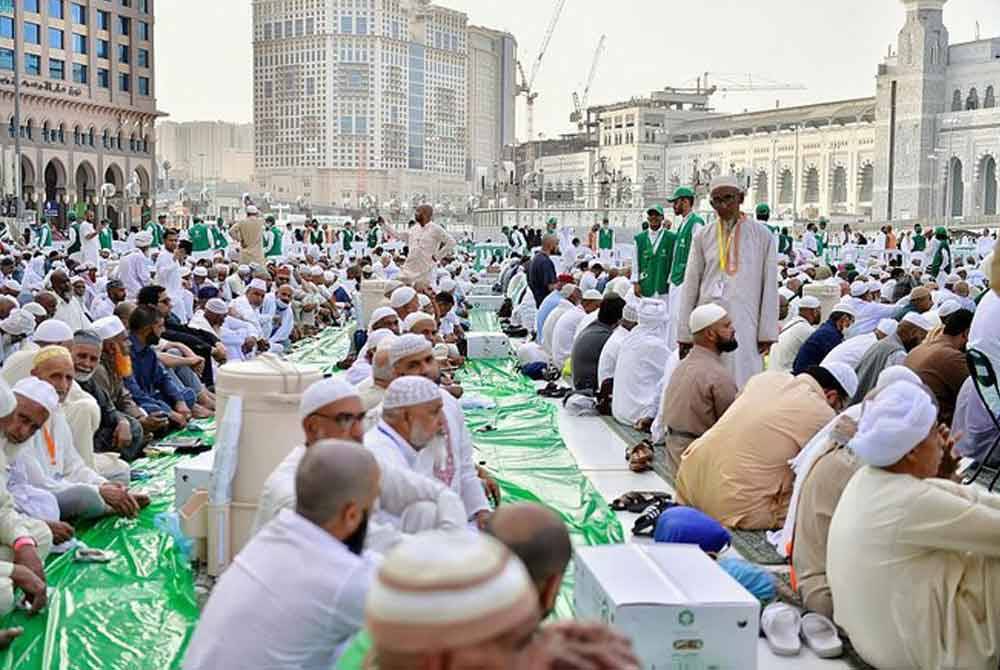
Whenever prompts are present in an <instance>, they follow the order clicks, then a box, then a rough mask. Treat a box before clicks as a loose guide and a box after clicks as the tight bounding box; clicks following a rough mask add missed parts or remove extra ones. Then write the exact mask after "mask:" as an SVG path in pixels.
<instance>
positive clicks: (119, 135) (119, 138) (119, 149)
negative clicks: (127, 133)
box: [116, 130, 122, 151]
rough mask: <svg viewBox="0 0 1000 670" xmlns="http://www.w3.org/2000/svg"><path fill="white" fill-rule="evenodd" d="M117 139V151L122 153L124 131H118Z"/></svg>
mask: <svg viewBox="0 0 1000 670" xmlns="http://www.w3.org/2000/svg"><path fill="white" fill-rule="evenodd" d="M116 137H117V140H116V144H117V149H118V151H121V150H122V131H120V130H119V131H118V135H117V136H116Z"/></svg>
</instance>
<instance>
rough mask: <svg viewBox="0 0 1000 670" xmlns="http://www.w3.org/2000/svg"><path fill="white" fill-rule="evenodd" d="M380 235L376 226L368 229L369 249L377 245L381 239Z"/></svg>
mask: <svg viewBox="0 0 1000 670" xmlns="http://www.w3.org/2000/svg"><path fill="white" fill-rule="evenodd" d="M380 237H381V235H379V229H378V227H377V226H375V227H373V228H372V229H371V230H369V231H368V248H369V249H374V248H375V247H377V246H378V244H379V242H380V241H381V240H380V239H379V238H380Z"/></svg>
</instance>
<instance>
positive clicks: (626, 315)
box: [622, 302, 639, 323]
mask: <svg viewBox="0 0 1000 670" xmlns="http://www.w3.org/2000/svg"><path fill="white" fill-rule="evenodd" d="M622 321H628V322H629V323H639V310H637V309H636V307H635V303H631V302H630V303H628V304H626V305H625V309H623V310H622Z"/></svg>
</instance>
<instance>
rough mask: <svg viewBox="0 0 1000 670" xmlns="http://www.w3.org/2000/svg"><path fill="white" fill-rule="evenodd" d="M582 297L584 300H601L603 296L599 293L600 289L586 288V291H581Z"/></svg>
mask: <svg viewBox="0 0 1000 670" xmlns="http://www.w3.org/2000/svg"><path fill="white" fill-rule="evenodd" d="M583 299H584V300H603V299H604V296H602V295H601V292H600V291H597V290H595V289H590V290H587V291H584V292H583Z"/></svg>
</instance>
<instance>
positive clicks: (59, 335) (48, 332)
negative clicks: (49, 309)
mask: <svg viewBox="0 0 1000 670" xmlns="http://www.w3.org/2000/svg"><path fill="white" fill-rule="evenodd" d="M72 339H73V329H72V328H70V327H69V326H68V325H67V324H66V323H65V322H63V321H59V320H58V319H48V320H46V321H43V322H42V323H41V324H40V325H39V326H38V328H36V329H35V337H34V340H35V342H38V343H41V344H60V343H62V342H69V341H70V340H72Z"/></svg>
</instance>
